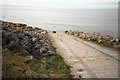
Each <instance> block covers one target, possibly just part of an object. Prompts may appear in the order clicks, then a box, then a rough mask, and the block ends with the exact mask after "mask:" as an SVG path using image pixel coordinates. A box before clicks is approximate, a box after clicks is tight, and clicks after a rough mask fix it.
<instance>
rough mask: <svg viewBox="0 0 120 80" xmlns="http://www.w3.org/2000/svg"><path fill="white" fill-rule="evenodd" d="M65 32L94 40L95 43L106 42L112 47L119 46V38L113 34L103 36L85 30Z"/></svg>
mask: <svg viewBox="0 0 120 80" xmlns="http://www.w3.org/2000/svg"><path fill="white" fill-rule="evenodd" d="M65 33H66V34H70V35H74V36H77V37H79V38H82V39H86V40H89V41H96V42H97V43H106V44H108V45H112V47H114V48H120V38H119V37H113V36H109V35H107V36H104V35H100V34H92V33H85V32H75V31H65Z"/></svg>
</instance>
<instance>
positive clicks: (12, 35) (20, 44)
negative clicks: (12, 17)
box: [1, 21, 55, 59]
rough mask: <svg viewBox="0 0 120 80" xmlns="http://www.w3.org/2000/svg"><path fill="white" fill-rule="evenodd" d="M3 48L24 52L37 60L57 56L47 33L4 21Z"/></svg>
mask: <svg viewBox="0 0 120 80" xmlns="http://www.w3.org/2000/svg"><path fill="white" fill-rule="evenodd" d="M1 31H2V47H3V48H4V49H5V48H7V49H9V50H10V51H12V52H14V53H16V52H24V54H22V55H24V56H28V55H32V56H33V58H35V59H42V58H44V57H50V56H52V55H54V54H55V50H54V47H53V46H52V44H51V42H50V40H49V39H47V36H48V34H47V31H46V30H42V29H40V28H32V27H27V25H26V24H16V23H11V22H4V21H2V29H1Z"/></svg>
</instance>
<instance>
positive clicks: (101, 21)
mask: <svg viewBox="0 0 120 80" xmlns="http://www.w3.org/2000/svg"><path fill="white" fill-rule="evenodd" d="M2 20H4V21H11V22H15V23H25V24H27V25H28V26H33V27H39V28H42V29H45V30H47V31H49V32H52V31H57V32H64V31H65V30H72V31H81V32H86V33H99V34H101V35H111V36H118V9H38V8H37V9H33V8H31V9H30V8H27V9H24V8H4V7H3V8H2Z"/></svg>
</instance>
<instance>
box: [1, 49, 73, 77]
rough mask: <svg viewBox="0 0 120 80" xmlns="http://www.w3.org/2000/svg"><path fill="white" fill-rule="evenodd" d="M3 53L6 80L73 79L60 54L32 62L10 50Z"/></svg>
mask: <svg viewBox="0 0 120 80" xmlns="http://www.w3.org/2000/svg"><path fill="white" fill-rule="evenodd" d="M2 53H3V57H2V59H3V67H2V71H3V74H2V76H3V77H4V78H72V75H71V74H70V66H68V65H67V64H66V63H65V62H64V60H63V58H62V57H61V56H60V55H58V54H55V55H54V56H53V58H45V59H42V60H31V59H30V58H29V57H24V56H20V55H17V54H15V53H13V52H11V51H9V50H8V49H4V50H3V51H2Z"/></svg>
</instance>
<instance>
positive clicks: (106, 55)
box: [50, 33, 119, 78]
mask: <svg viewBox="0 0 120 80" xmlns="http://www.w3.org/2000/svg"><path fill="white" fill-rule="evenodd" d="M50 36H51V37H52V41H53V44H54V46H55V47H56V48H57V51H58V53H59V54H60V55H61V56H62V57H63V58H64V60H65V62H66V63H67V64H69V65H70V66H71V73H72V74H73V75H74V78H80V77H81V78H118V63H119V61H118V51H117V50H114V49H110V48H105V47H101V46H99V45H97V44H94V43H91V42H88V41H84V40H82V39H80V38H77V37H73V36H71V35H68V34H65V33H56V34H53V33H50Z"/></svg>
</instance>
